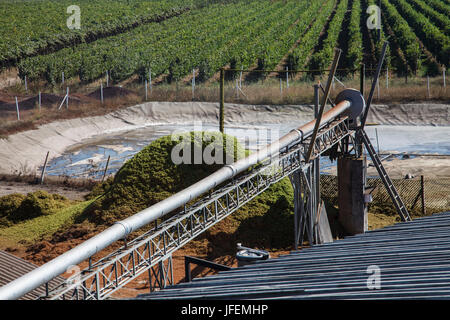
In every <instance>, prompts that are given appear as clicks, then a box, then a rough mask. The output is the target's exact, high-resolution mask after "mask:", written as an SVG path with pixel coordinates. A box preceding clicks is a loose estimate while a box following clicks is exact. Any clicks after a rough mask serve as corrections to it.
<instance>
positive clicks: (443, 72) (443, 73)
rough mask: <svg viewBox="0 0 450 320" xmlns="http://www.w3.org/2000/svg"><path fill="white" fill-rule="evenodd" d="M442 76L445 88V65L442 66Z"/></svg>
mask: <svg viewBox="0 0 450 320" xmlns="http://www.w3.org/2000/svg"><path fill="white" fill-rule="evenodd" d="M442 76H443V78H444V88H445V66H444V69H443V70H442Z"/></svg>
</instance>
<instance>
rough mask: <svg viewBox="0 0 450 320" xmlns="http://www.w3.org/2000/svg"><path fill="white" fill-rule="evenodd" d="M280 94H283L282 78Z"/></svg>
mask: <svg viewBox="0 0 450 320" xmlns="http://www.w3.org/2000/svg"><path fill="white" fill-rule="evenodd" d="M280 95H281V96H283V81H282V80H281V78H280Z"/></svg>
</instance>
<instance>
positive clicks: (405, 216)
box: [359, 130, 411, 221]
mask: <svg viewBox="0 0 450 320" xmlns="http://www.w3.org/2000/svg"><path fill="white" fill-rule="evenodd" d="M359 134H360V135H361V137H362V140H363V142H364V145H365V146H366V149H367V151H368V152H369V154H370V157H371V158H372V162H373V164H374V166H375V168H376V169H377V171H378V174H379V175H380V178H381V180H382V181H383V184H384V186H385V187H386V190H387V192H388V193H389V196H390V197H391V199H392V202H393V203H394V205H395V208H396V209H397V212H398V214H399V215H400V217H401V218H402V221H411V217H410V216H409V213H408V210H407V209H406V206H405V204H404V203H403V201H402V198H401V197H400V195H399V194H398V192H397V189H395V187H394V184H393V183H392V180H391V178H389V175H388V174H387V172H386V170H385V169H384V167H383V164H382V163H381V160H380V157H378V154H377V153H376V151H375V149H374V147H373V146H372V143H371V142H370V139H369V137H368V136H367V133H366V132H365V131H364V130H359Z"/></svg>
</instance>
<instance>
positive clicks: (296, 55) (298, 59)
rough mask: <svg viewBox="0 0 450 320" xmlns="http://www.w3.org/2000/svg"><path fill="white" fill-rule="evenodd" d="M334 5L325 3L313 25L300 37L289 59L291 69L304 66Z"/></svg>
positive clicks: (333, 2)
mask: <svg viewBox="0 0 450 320" xmlns="http://www.w3.org/2000/svg"><path fill="white" fill-rule="evenodd" d="M335 4H336V0H330V1H327V2H326V3H325V4H324V5H323V7H322V8H321V10H320V11H319V12H318V13H317V15H316V16H315V20H314V23H313V24H312V26H311V27H310V28H309V30H308V32H307V33H306V34H305V35H304V36H303V37H302V39H301V42H300V44H299V46H298V47H297V48H296V49H295V50H294V52H293V56H292V58H291V59H290V62H291V63H293V65H292V68H293V69H301V68H302V67H304V66H305V64H306V62H307V60H308V58H309V56H310V54H311V52H312V50H313V49H314V47H315V46H316V45H317V39H319V35H320V33H321V32H322V29H323V27H324V25H325V23H326V21H327V19H328V17H329V16H330V14H331V12H332V11H333V8H334V6H335Z"/></svg>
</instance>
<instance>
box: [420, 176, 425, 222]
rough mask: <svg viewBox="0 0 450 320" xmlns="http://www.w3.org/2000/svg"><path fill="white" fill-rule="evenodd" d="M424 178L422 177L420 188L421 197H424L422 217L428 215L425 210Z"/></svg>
mask: <svg viewBox="0 0 450 320" xmlns="http://www.w3.org/2000/svg"><path fill="white" fill-rule="evenodd" d="M424 180H425V179H424V177H423V176H420V188H421V190H422V192H421V196H422V215H425V214H426V213H427V210H426V208H425V181H424Z"/></svg>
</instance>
